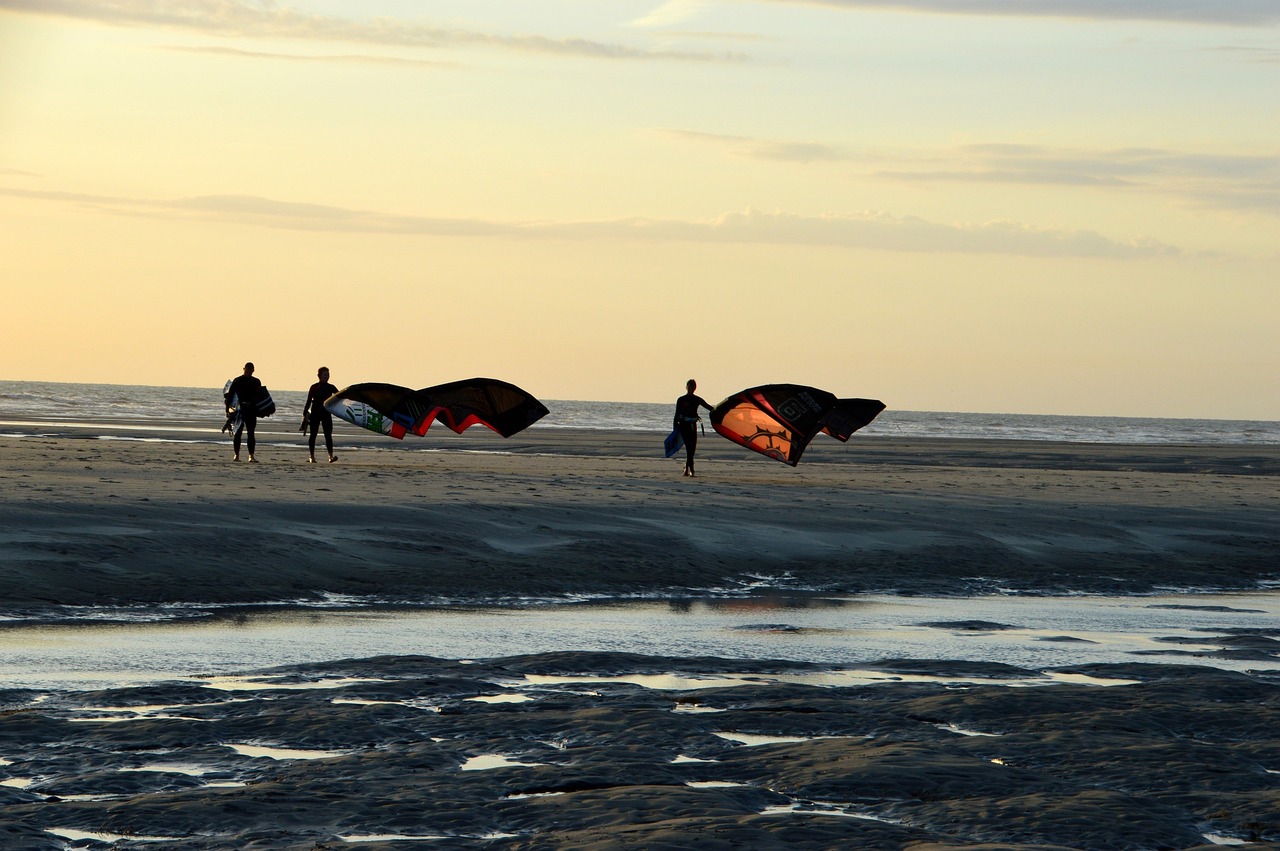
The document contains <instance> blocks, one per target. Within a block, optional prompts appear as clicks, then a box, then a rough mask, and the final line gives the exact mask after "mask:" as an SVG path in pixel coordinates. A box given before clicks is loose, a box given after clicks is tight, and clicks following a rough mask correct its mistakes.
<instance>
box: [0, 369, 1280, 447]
mask: <svg viewBox="0 0 1280 851" xmlns="http://www.w3.org/2000/svg"><path fill="white" fill-rule="evenodd" d="M272 396H273V398H274V399H275V401H276V405H277V409H278V412H277V416H278V417H281V418H282V419H287V420H290V421H292V420H296V419H299V418H300V416H301V412H302V406H303V403H304V402H305V400H306V393H305V392H303V391H297V390H273V391H272ZM673 401H674V400H673ZM543 403H544V404H545V405H546V406H547V407H548V408H549V409H550V410H551V413H550V414H549V415H548V416H546V417H544V418H543V419H542V420H540V421H539V422H538V423H537V424H536V425H535V426H534V427H535V428H539V429H542V428H579V429H602V430H622V431H652V432H660V433H666V432H667V431H669V430H670V428H671V410H672V405H671V404H655V403H648V402H593V401H575V400H563V399H544V400H543ZM221 406H222V388H221V387H152V386H147V385H131V384H72V383H61V382H46V381H0V421H4V420H16V419H20V420H24V421H29V420H43V421H48V422H51V423H62V424H70V423H79V424H84V423H98V422H101V423H116V422H125V421H137V420H144V421H147V422H149V423H155V424H156V425H160V424H162V423H163V422H164V421H166V420H171V421H174V422H182V423H192V422H197V423H199V422H204V423H207V424H209V425H211V426H213V427H214V428H217V427H219V426H220V425H221V423H222V416H221ZM0 424H2V423H0ZM861 434H865V435H882V436H886V437H933V438H959V439H990V440H1040V441H1067V442H1075V443H1127V444H1221V445H1236V444H1245V445H1249V444H1254V445H1256V444H1273V445H1274V444H1280V421H1274V420H1214V419H1165V418H1154V417H1088V416H1053V415H1045V414H1009V413H1003V414H988V413H961V412H955V411H899V410H895V409H893V408H892V407H890V408H889V409H888V410H886V411H885V412H884V413H882V414H881V415H880V416H879V417H878V418H877V419H876V421H875V422H873V423H872V424H871V425H869V426H867V427H866V428H865V429H863V431H862V432H861Z"/></svg>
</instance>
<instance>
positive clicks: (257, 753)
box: [224, 744, 351, 759]
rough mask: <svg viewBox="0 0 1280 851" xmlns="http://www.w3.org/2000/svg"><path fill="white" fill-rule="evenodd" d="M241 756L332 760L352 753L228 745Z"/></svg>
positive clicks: (227, 745)
mask: <svg viewBox="0 0 1280 851" xmlns="http://www.w3.org/2000/svg"><path fill="white" fill-rule="evenodd" d="M224 747H228V748H231V749H232V750H233V751H235V752H236V753H238V754H240V755H241V756H250V757H255V758H258V757H265V758H266V759H332V758H333V757H338V756H347V755H349V754H350V753H351V751H320V750H305V749H302V748H273V747H268V746H266V745H248V744H226V745H224Z"/></svg>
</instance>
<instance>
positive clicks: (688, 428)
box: [671, 378, 711, 476]
mask: <svg viewBox="0 0 1280 851" xmlns="http://www.w3.org/2000/svg"><path fill="white" fill-rule="evenodd" d="M684 386H685V389H686V390H687V391H688V392H686V393H685V394H684V395H683V396H681V397H680V398H679V399H677V400H676V413H675V417H673V418H672V421H671V424H672V426H673V427H675V428H676V429H678V430H679V431H680V437H681V439H683V440H684V474H685V475H686V476H695V475H697V474H696V473H694V472H693V453H694V452H696V451H697V449H698V419H699V417H698V409H699V408H700V407H701V408H706V409H707V410H708V411H709V410H711V405H709V404H707V400H706V399H703V398H702V397H701V396H699V395H698V394H696V393H694V392H693V391H695V390H697V389H698V382H696V381H694V380H693V379H692V378H690V379H689V380H688V381H686V382H685V385H684Z"/></svg>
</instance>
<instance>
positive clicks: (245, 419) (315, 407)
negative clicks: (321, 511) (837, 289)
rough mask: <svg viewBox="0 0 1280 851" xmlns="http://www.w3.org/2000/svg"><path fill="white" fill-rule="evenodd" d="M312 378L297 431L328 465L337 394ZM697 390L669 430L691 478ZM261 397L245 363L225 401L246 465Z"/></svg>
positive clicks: (690, 384) (325, 377)
mask: <svg viewBox="0 0 1280 851" xmlns="http://www.w3.org/2000/svg"><path fill="white" fill-rule="evenodd" d="M316 378H317V379H318V380H317V381H316V383H315V384H312V385H311V388H310V389H309V390H308V391H307V402H306V404H305V405H303V406H302V427H301V428H300V429H299V431H305V432H307V463H308V464H314V463H315V462H316V434H317V433H318V432H323V434H324V448H325V450H326V451H327V452H328V453H329V463H331V464H332V463H333V462H334V461H337V460H338V456H336V455H334V454H333V414H331V413H329V410H328V409H327V408H325V406H324V400H325V399H328V398H329V397H330V396H332V395H333V394H334V393H337V392H338V388H337V387H334V386H333V385H332V384H330V383H329V368H328V367H327V366H322V367H320V369H318V370H316ZM697 389H698V382H696V381H694V380H693V379H692V378H690V379H689V380H688V381H686V382H685V394H684V395H683V396H681V397H680V398H679V399H676V412H675V415H674V417H673V418H672V422H671V425H672V427H673V428H675V429H676V430H677V431H679V432H680V437H681V438H682V439H683V440H684V475H686V476H691V477H692V476H696V475H697V473H695V472H694V466H693V456H694V454H695V453H696V452H697V451H698V421H699V420H700V419H701V417H700V416H699V411H700V410H701V409H702V408H706V409H707V410H708V411H709V410H711V409H712V405H711V404H710V403H708V402H707V400H706V399H703V398H702V397H701V396H699V395H698V394H697V393H696V392H695V391H696V390H697ZM261 395H262V382H261V381H259V380H258V379H257V378H255V377H254V375H253V363H252V362H250V363H246V364H245V365H244V373H243V374H242V375H239V376H237V377H236V379H235V380H234V381H232V382H231V385H230V386H229V387H228V388H227V392H226V399H225V401H226V403H227V411H228V413H231V409H232V407H233V404H232V403H233V400H238V402H239V404H238V406H237V407H236V411H237V419H236V424H235V431H234V432H233V434H232V436H231V447H232V451H233V452H234V453H235V454H234V455H233V456H232V460H233V461H239V460H240V443H241V437H242V436H243V437H244V438H245V442H246V445H247V448H248V450H249V462H250V463H252V464H256V463H258V459H256V458H254V457H253V450H254V449H255V444H256V439H255V434H254V432H255V430H256V429H257V427H258V409H257V406H256V405H255V404H254V403H253V400H257V399H258V398H259V397H260V396H261ZM245 400H251V401H248V402H246V401H245Z"/></svg>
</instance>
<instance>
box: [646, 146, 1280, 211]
mask: <svg viewBox="0 0 1280 851" xmlns="http://www.w3.org/2000/svg"><path fill="white" fill-rule="evenodd" d="M657 132H658V133H659V134H661V135H662V136H664V137H666V138H668V139H673V140H677V141H683V142H691V143H698V144H704V145H711V146H714V147H716V148H719V149H720V150H721V151H723V152H724V153H726V154H728V155H730V156H738V157H748V158H752V159H759V160H766V161H771V162H790V163H797V164H813V163H838V164H844V165H847V166H848V167H849V168H850V169H851V170H852V172H853V173H854V174H855V175H856V176H859V177H864V178H867V177H869V178H873V179H878V180H886V181H897V182H901V183H921V184H924V183H932V184H942V183H992V184H997V183H998V184H1010V185H1017V184H1022V185H1027V186H1060V187H1064V188H1069V187H1092V188H1097V189H1109V190H1114V191H1130V192H1149V193H1159V194H1164V195H1170V196H1173V197H1177V198H1180V199H1181V200H1182V201H1183V202H1184V203H1187V204H1192V205H1195V206H1201V207H1212V208H1217V209H1231V210H1239V211H1250V212H1262V213H1269V214H1272V215H1280V151H1278V152H1276V153H1268V154H1200V153H1187V152H1184V151H1175V150H1167V149H1161V148H1105V149H1084V148H1059V147H1052V146H1047V145H1023V144H1002V143H992V144H974V145H959V146H955V147H951V148H938V149H933V150H916V151H895V152H884V151H870V150H857V149H851V148H841V147H838V146H835V145H829V144H826V143H822V142H810V141H803V140H785V139H762V138H753V137H749V136H732V135H725V134H719V133H700V132H696V131H691V130H675V129H661V130H658V131H657Z"/></svg>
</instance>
